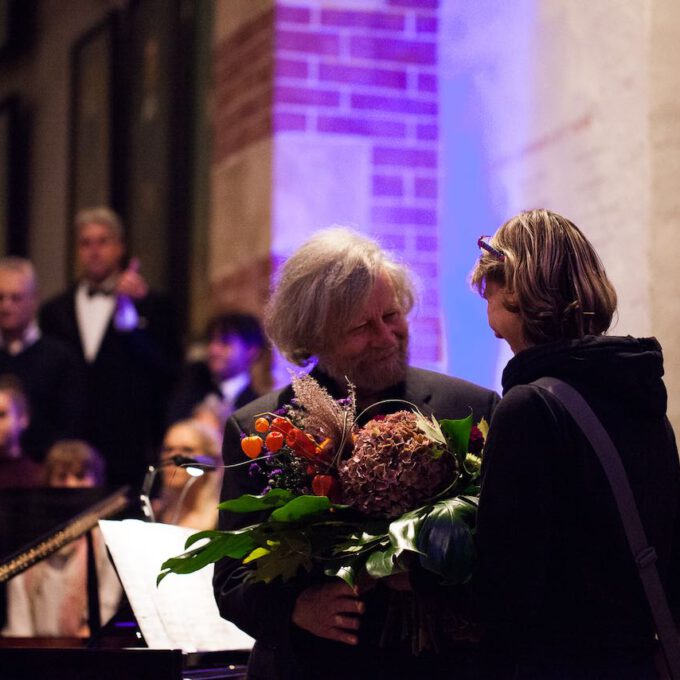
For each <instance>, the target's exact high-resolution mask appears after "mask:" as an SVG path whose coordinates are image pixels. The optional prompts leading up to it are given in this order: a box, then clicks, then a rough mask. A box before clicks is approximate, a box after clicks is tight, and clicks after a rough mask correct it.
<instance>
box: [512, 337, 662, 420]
mask: <svg viewBox="0 0 680 680" xmlns="http://www.w3.org/2000/svg"><path fill="white" fill-rule="evenodd" d="M544 376H551V377H554V378H559V379H561V380H564V381H565V382H567V383H569V384H570V385H571V386H572V387H574V388H576V389H577V390H578V391H579V392H581V394H582V395H583V397H585V398H586V400H588V401H590V402H601V403H609V404H610V405H611V404H612V403H616V404H619V405H621V406H622V407H623V406H625V407H626V410H628V409H630V410H631V412H633V413H634V412H638V413H646V414H653V415H663V414H665V412H666V402H667V394H666V387H665V385H664V383H663V380H662V376H663V355H662V352H661V346H660V345H659V343H658V341H657V340H656V338H633V337H630V336H628V337H610V336H586V337H585V338H583V339H581V340H567V341H563V340H561V341H557V342H551V343H547V344H545V345H538V346H536V347H531V348H529V349H526V350H524V351H522V352H519V353H518V354H517V355H516V356H515V357H513V358H512V359H511V360H510V361H509V362H508V364H507V366H506V367H505V370H504V371H503V393H504V394H505V393H506V392H507V391H508V390H509V389H510V388H512V387H514V386H515V385H519V384H527V383H530V382H532V381H534V380H537V379H538V378H541V377H544Z"/></svg>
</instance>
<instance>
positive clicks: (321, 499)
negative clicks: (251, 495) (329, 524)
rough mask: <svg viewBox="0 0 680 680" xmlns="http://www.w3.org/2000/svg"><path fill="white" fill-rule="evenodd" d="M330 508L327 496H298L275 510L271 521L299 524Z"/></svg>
mask: <svg viewBox="0 0 680 680" xmlns="http://www.w3.org/2000/svg"><path fill="white" fill-rule="evenodd" d="M270 493H271V492H270ZM330 507H331V502H330V501H329V500H328V497H327V496H297V497H296V498H293V500H291V501H289V502H288V503H286V504H285V505H283V506H282V507H280V508H277V509H276V510H274V512H272V514H271V519H272V520H273V521H276V522H298V521H300V520H301V519H304V518H305V517H310V516H312V515H317V514H319V513H320V512H324V511H326V510H329V509H330Z"/></svg>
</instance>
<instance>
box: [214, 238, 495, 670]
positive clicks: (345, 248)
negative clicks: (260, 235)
mask: <svg viewBox="0 0 680 680" xmlns="http://www.w3.org/2000/svg"><path fill="white" fill-rule="evenodd" d="M413 302H414V293H413V289H412V286H411V284H410V281H409V277H408V272H407V271H406V270H405V268H404V267H403V266H401V265H399V264H397V263H396V262H394V261H393V260H391V259H390V258H389V257H388V255H387V254H386V253H385V252H384V251H382V250H381V249H380V247H379V246H378V245H377V244H376V243H375V242H373V241H371V240H370V239H367V238H365V237H363V236H361V235H359V234H357V233H355V232H352V231H349V230H346V229H330V230H327V231H324V232H320V233H318V234H317V235H316V236H314V237H313V238H312V239H311V240H310V241H308V242H307V243H306V244H304V245H303V246H302V247H301V248H300V249H299V250H298V251H297V252H296V253H295V254H294V255H293V256H292V257H291V258H290V259H289V260H288V261H287V262H286V264H285V265H284V267H283V270H282V275H281V277H280V281H279V284H278V287H277V289H276V290H275V292H274V294H273V296H272V298H271V300H270V302H269V305H268V307H267V311H266V314H265V330H266V331H267V334H268V335H269V337H270V339H271V340H272V342H273V344H274V345H275V346H276V347H277V348H278V349H279V350H280V351H281V352H282V354H283V355H284V356H285V357H286V358H287V359H289V360H291V361H293V362H294V363H297V364H298V365H304V364H306V363H308V362H309V361H310V360H313V359H314V360H316V366H315V368H314V369H313V371H312V375H313V376H314V377H315V378H316V379H317V380H318V381H319V382H320V384H322V385H323V386H324V387H326V388H327V389H328V390H329V391H330V393H331V394H332V395H333V396H334V397H336V398H340V397H343V396H345V395H346V389H347V380H350V381H351V382H352V383H353V384H354V385H355V387H356V396H357V411H358V412H361V411H362V409H364V408H365V407H367V406H369V405H371V404H376V403H377V402H379V401H382V400H386V399H401V400H406V401H409V402H411V403H413V404H415V405H417V406H418V407H419V408H420V409H421V410H422V411H423V412H425V413H427V414H434V415H435V416H436V417H437V418H464V417H466V416H468V415H469V414H470V413H471V412H472V414H473V418H474V420H475V421H478V420H479V419H480V418H482V417H484V418H486V419H487V420H489V419H490V417H491V413H492V410H493V408H494V407H495V405H496V402H497V400H498V396H497V395H496V394H495V393H494V392H491V391H489V390H486V389H483V388H481V387H479V386H477V385H473V384H471V383H468V382H466V381H464V380H460V379H457V378H451V377H449V376H445V375H441V374H437V373H433V372H431V371H425V370H421V369H417V368H413V367H410V366H409V365H408V338H409V328H408V321H407V319H406V315H407V314H408V312H409V311H410V309H411V307H412V306H413ZM293 396H294V395H293V393H292V390H291V388H290V386H288V387H286V388H284V389H283V390H280V391H277V392H273V393H271V394H268V395H265V396H264V397H262V398H260V399H258V400H256V401H254V402H252V403H251V404H249V405H248V406H246V407H245V408H243V409H241V410H239V411H237V412H236V413H235V414H234V415H233V417H232V418H231V419H230V420H229V422H228V424H227V427H226V431H225V437H224V447H223V456H224V460H225V463H226V464H233V463H239V462H242V461H243V460H244V455H243V454H242V453H241V450H240V446H239V443H240V433H241V432H242V431H244V432H251V431H252V429H253V417H254V416H255V415H257V414H261V413H264V412H272V411H275V410H276V409H277V408H280V407H281V406H282V405H284V404H286V403H290V401H291V399H292V398H293ZM401 408H404V405H403V403H402V404H399V403H397V404H395V403H388V404H382V405H381V406H380V407H379V408H378V409H371V411H370V413H369V414H368V415H367V416H366V418H372V417H374V416H375V415H377V414H378V413H380V412H382V413H385V412H389V411H396V410H399V409H401ZM259 486H260V487H261V484H260V485H259ZM261 492H262V489H261V488H258V482H257V480H256V479H254V478H252V477H251V476H250V475H249V473H248V469H247V467H244V466H238V467H233V468H231V469H228V470H227V471H226V473H225V478H224V488H223V498H224V499H229V498H235V497H238V496H239V495H241V494H243V493H254V494H258V493H261ZM252 522H253V517H252V516H251V515H238V514H235V513H227V512H223V513H222V516H221V518H220V526H221V528H222V529H236V528H240V527H241V526H244V525H245V524H246V523H248V524H250V523H252ZM240 570H242V566H241V565H240V562H239V561H237V560H231V559H224V560H222V561H220V562H219V563H218V564H217V565H216V568H215V576H214V582H213V583H214V587H215V595H216V599H217V603H218V607H219V609H220V613H221V614H222V616H224V618H226V619H229V620H231V621H233V622H234V623H236V625H238V626H239V627H240V628H242V629H243V630H244V631H246V632H247V633H249V634H250V635H251V636H252V637H254V638H255V639H256V644H255V647H254V649H253V652H252V654H251V659H250V664H249V676H248V677H249V678H267V679H268V680H276V679H279V678H281V679H286V680H288V679H290V680H292V679H293V678H295V680H301V679H302V678H309V679H310V680H311V679H312V678H314V679H315V680H323V679H326V680H328V679H331V678H349V677H351V678H379V677H380V678H381V677H416V676H415V675H412V674H411V670H412V669H416V668H417V669H418V672H420V671H423V673H422V674H421V675H422V677H440V675H441V677H445V676H446V677H448V675H447V674H448V673H450V667H449V665H450V663H451V662H452V657H451V656H449V655H446V656H442V657H434V656H431V657H429V658H428V659H425V660H419V659H416V658H414V657H412V656H411V654H410V650H409V649H408V646H409V644H408V643H406V644H400V643H398V642H397V643H396V646H391V647H388V648H383V645H382V644H381V637H383V632H384V629H385V625H386V623H387V619H388V614H387V611H388V602H389V601H390V599H391V595H393V594H394V591H395V590H401V589H410V588H411V587H412V584H411V582H410V581H409V579H404V578H391V579H389V580H388V581H386V582H377V583H376V584H374V585H373V587H372V588H371V589H370V591H368V592H366V593H362V594H360V593H359V592H357V591H355V590H352V589H350V588H349V587H348V586H347V585H346V584H345V583H344V582H342V581H340V580H339V579H337V578H335V579H330V578H328V577H326V576H324V574H323V573H320V571H312V573H310V574H306V573H305V574H298V575H297V576H296V577H295V578H294V579H292V580H291V581H288V582H286V583H285V584H284V583H281V582H278V581H277V582H273V583H269V584H263V583H256V584H252V583H243V582H242V580H241V579H240V578H239V571H240ZM397 637H399V636H398V635H397ZM464 660H465V655H463V656H461V657H459V658H458V659H456V663H457V664H458V665H459V666H460V664H461V663H463V662H464ZM413 672H415V671H413ZM456 677H465V675H464V670H462V669H461V675H460V676H458V675H456Z"/></svg>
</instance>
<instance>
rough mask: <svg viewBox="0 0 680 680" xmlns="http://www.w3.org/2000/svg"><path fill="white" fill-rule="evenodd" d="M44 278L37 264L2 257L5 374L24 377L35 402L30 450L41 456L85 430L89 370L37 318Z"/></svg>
mask: <svg viewBox="0 0 680 680" xmlns="http://www.w3.org/2000/svg"><path fill="white" fill-rule="evenodd" d="M37 308H38V282H37V279H36V275H35V270H34V269H33V265H32V264H31V263H30V262H29V261H28V260H25V259H23V258H20V257H3V258H0V376H2V375H12V376H15V377H16V378H18V380H19V381H20V384H21V387H22V389H23V390H24V392H25V393H26V396H27V397H28V400H29V403H30V406H31V422H30V424H29V425H28V426H27V427H26V431H25V432H24V435H23V440H22V444H23V448H24V452H25V453H26V454H28V455H29V456H31V457H32V458H33V459H34V460H36V461H41V460H42V459H43V458H44V456H45V453H46V451H47V449H48V448H49V446H50V445H51V444H53V443H54V442H55V441H57V440H58V439H63V438H64V437H76V436H79V435H81V434H82V432H83V427H84V421H85V400H84V389H85V376H84V371H83V369H82V367H81V365H80V363H79V362H78V359H77V356H76V355H75V353H74V352H73V351H72V349H71V348H69V347H68V345H67V344H65V343H64V342H62V341H61V340H60V339H58V338H53V337H49V335H43V334H42V333H41V331H40V329H39V328H38V324H37V322H36V311H37Z"/></svg>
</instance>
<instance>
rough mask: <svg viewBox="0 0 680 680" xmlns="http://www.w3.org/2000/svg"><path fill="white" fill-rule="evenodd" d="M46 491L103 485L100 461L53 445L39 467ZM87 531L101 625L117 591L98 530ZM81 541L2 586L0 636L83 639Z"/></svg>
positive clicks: (86, 450)
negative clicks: (5, 607) (4, 594)
mask: <svg viewBox="0 0 680 680" xmlns="http://www.w3.org/2000/svg"><path fill="white" fill-rule="evenodd" d="M43 480H44V483H45V485H46V486H50V487H69V488H86V487H95V486H103V484H104V461H103V459H102V458H101V456H100V455H99V454H98V453H97V452H96V451H95V449H93V448H92V447H91V446H90V445H89V444H87V443H86V442H83V441H79V440H63V441H60V442H57V443H56V444H54V445H53V446H52V448H51V449H50V450H49V452H48V453H47V457H46V459H45V463H44V467H43ZM92 531H93V543H94V553H95V563H96V568H97V580H98V583H99V605H100V612H101V623H102V624H105V623H106V622H107V621H108V620H109V619H110V618H111V617H112V616H113V614H114V613H115V611H116V609H117V607H118V603H119V601H120V597H121V594H122V588H121V585H120V582H119V580H118V576H117V575H116V573H115V571H114V569H113V566H112V564H111V562H110V560H109V557H108V554H107V552H106V547H105V545H104V540H103V538H102V536H101V533H100V531H99V529H97V528H95V529H93V530H92ZM87 605H88V603H87V540H86V538H85V537H84V536H82V537H81V538H78V539H76V540H75V541H71V542H70V543H68V544H67V545H65V546H64V547H63V548H61V549H60V550H58V551H57V552H56V553H53V554H52V555H50V556H49V557H47V558H46V559H44V560H42V561H41V562H38V563H37V564H35V565H34V566H32V567H31V568H30V569H27V570H26V571H25V572H23V573H21V574H19V575H18V576H15V577H14V578H13V579H12V580H11V581H10V582H9V585H8V617H7V625H6V626H5V628H4V630H3V631H2V634H3V635H5V636H11V637H34V636H40V637H42V636H46V637H88V636H89V634H90V631H89V627H88V625H87V611H88V606H87Z"/></svg>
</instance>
